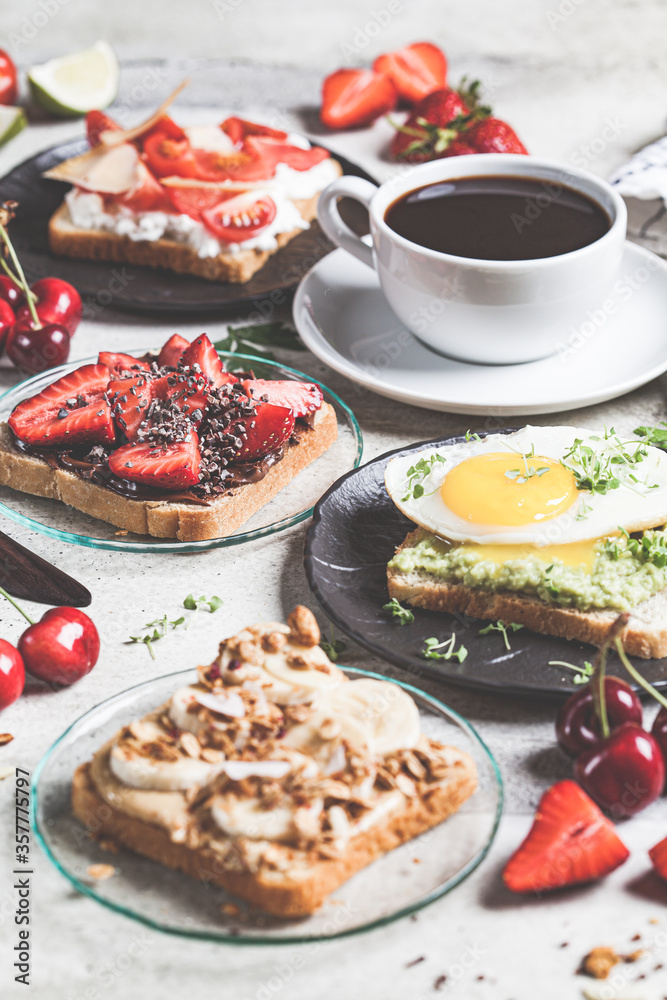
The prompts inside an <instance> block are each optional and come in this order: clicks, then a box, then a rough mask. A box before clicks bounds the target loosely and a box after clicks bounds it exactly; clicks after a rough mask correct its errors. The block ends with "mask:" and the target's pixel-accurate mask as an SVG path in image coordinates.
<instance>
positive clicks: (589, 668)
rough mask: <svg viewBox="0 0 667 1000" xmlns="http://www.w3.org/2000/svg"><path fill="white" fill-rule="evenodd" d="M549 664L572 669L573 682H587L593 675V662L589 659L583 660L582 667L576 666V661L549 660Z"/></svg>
mask: <svg viewBox="0 0 667 1000" xmlns="http://www.w3.org/2000/svg"><path fill="white" fill-rule="evenodd" d="M549 666H550V667H567V669H568V670H574V672H575V675H574V677H573V678H572V682H573V684H588V682H589V680H590V679H591V677H592V676H593V664H592V663H591V662H590V661H589V660H584V665H583V667H578V666H577V664H576V663H568V662H567V660H549Z"/></svg>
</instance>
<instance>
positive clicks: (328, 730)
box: [318, 719, 341, 740]
mask: <svg viewBox="0 0 667 1000" xmlns="http://www.w3.org/2000/svg"><path fill="white" fill-rule="evenodd" d="M318 732H319V734H320V736H321V737H322V739H323V740H335V738H336V737H337V736H340V732H341V724H340V722H339V721H338V719H324V720H323V722H322V723H321V724H320V728H319V730H318Z"/></svg>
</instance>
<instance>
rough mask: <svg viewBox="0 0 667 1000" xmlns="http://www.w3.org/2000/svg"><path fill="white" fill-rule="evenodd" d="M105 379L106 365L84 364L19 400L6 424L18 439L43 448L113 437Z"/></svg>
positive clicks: (96, 442)
mask: <svg viewBox="0 0 667 1000" xmlns="http://www.w3.org/2000/svg"><path fill="white" fill-rule="evenodd" d="M108 382H109V369H108V368H107V366H106V365H99V364H98V365H83V367H81V368H77V369H76V370H75V371H73V372H70V373H69V374H68V375H64V376H63V377H62V378H59V379H58V381H57V382H54V383H53V384H52V385H49V386H47V388H46V389H42V391H41V392H39V393H37V395H36V396H31V397H30V399H24V400H23V402H21V403H19V404H18V406H16V407H15V408H14V410H13V411H12V414H11V416H10V417H9V420H8V423H9V426H10V427H11V429H12V430H13V431H14V434H16V436H17V438H19V440H21V441H24V442H25V443H26V444H31V445H36V446H40V447H45V448H55V447H60V448H72V447H74V446H75V445H80V444H107V443H109V442H111V441H113V440H114V437H115V428H114V423H113V420H112V417H111V408H110V406H109V404H108V402H107V401H106V398H105V392H106V388H107V384H108Z"/></svg>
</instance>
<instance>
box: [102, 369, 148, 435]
mask: <svg viewBox="0 0 667 1000" xmlns="http://www.w3.org/2000/svg"><path fill="white" fill-rule="evenodd" d="M107 398H108V400H109V403H110V404H111V410H112V413H113V415H114V419H115V421H116V424H117V425H118V427H119V428H120V429H121V430H122V432H123V433H124V434H125V436H126V437H127V439H128V440H129V441H132V440H133V439H134V438H136V436H137V431H138V430H139V426H140V424H141V422H142V420H143V419H144V417H145V416H146V410H147V408H148V405H149V403H150V401H151V399H152V398H153V381H152V380H151V379H149V378H146V376H145V375H142V374H139V373H138V374H136V375H130V374H126V375H123V376H121V375H119V376H118V377H117V378H112V379H111V380H110V382H109V387H108V389H107Z"/></svg>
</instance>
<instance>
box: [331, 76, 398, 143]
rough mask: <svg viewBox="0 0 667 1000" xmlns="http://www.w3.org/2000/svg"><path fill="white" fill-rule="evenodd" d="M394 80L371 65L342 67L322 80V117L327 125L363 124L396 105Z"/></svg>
mask: <svg viewBox="0 0 667 1000" xmlns="http://www.w3.org/2000/svg"><path fill="white" fill-rule="evenodd" d="M397 97H398V92H397V90H396V87H395V86H394V83H393V82H392V80H390V79H389V77H388V76H385V75H384V74H383V73H374V72H373V70H370V69H339V70H336V72H335V73H331V74H330V75H329V76H328V77H326V79H325V81H324V83H323V84H322V107H321V109H320V118H321V119H322V122H323V124H324V125H326V126H327V128H359V127H360V126H362V125H370V123H371V122H373V121H375V119H376V118H379V117H380V115H384V114H386V113H387V111H391V110H392V108H394V107H396V100H397Z"/></svg>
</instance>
